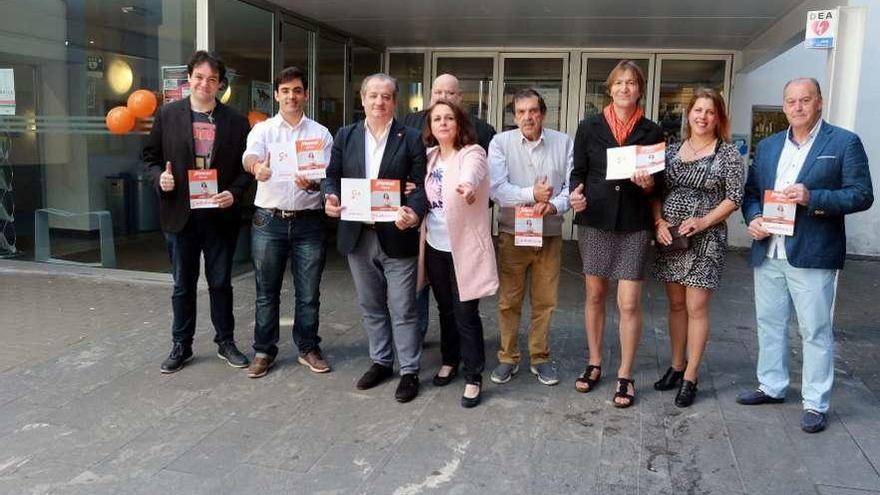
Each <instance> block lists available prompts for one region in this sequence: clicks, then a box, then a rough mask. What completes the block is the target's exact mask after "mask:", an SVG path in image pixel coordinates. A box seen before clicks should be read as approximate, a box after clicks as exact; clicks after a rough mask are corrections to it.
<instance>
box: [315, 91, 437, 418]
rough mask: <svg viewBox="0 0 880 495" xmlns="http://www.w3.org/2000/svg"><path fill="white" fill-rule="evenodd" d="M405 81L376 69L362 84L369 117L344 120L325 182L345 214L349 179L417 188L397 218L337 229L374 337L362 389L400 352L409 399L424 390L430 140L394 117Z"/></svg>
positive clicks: (328, 201) (334, 210) (403, 390)
mask: <svg viewBox="0 0 880 495" xmlns="http://www.w3.org/2000/svg"><path fill="white" fill-rule="evenodd" d="M397 94H398V88H397V81H396V80H395V79H394V78H392V77H390V76H388V75H385V74H373V75H372V76H369V77H367V78H366V79H364V82H363V83H362V84H361V101H362V103H363V106H364V110H365V111H366V114H367V117H366V120H364V121H361V122H358V123H356V124H352V125H349V126H346V127H343V128H342V129H340V130H339V132H338V133H337V134H336V138H335V139H334V140H333V150H332V152H331V156H330V163H329V164H328V166H327V179H326V180H325V181H324V182H323V183H322V185H321V189H322V191H323V192H324V195H325V212H326V213H327V215H328V216H330V217H336V218H338V217H340V216H341V214H342V210H343V209H344V208H345V206H344V205H341V204H340V201H339V198H340V189H341V179H342V178H360V179H377V178H378V179H395V180H399V181H400V186H401V190H403V187H404V184H405V183H406V182H412V183H414V184H415V190H414V191H413V192H412V193H411V194H409V195H408V196H405V197H404V198H401V204H402V206H401V208H400V209H399V210H398V213H397V220H396V221H395V222H394V223H393V224H391V223H390V222H377V223H364V222H351V221H346V220H342V221H340V222H339V229H338V232H337V247H338V249H339V252H340V253H342V254H343V255H345V256H347V257H348V264H349V267H350V268H351V274H352V278H353V279H354V285H355V290H356V291H357V296H358V303H359V305H360V307H361V312H362V314H363V324H364V328H365V329H366V331H367V338H368V340H369V342H370V359H371V360H372V361H373V364H372V366H371V367H370V369H369V370H367V372H366V373H364V375H363V376H362V377H361V379H360V380H359V381H358V383H357V388H358V389H360V390H366V389H369V388H373V387H375V386H376V385H379V384H380V383H382V382H383V381H385V380H386V379H388V378H390V377H391V376H392V375H393V368H392V366H393V364H394V351H396V354H397V359H398V361H399V363H400V383H399V384H398V386H397V391H396V392H395V398H396V399H397V400H398V401H399V402H409V401H411V400H412V399H414V398H415V397H416V395H418V391H419V377H418V373H419V360H420V358H421V348H422V338H421V335H420V334H419V332H418V330H417V328H416V321H417V315H416V307H415V293H416V274H417V273H416V265H417V258H418V254H419V230H418V229H417V228H416V227H418V226H419V224H420V223H421V219H422V218H423V217H424V215H425V212H426V210H427V201H426V199H425V191H424V187H423V186H424V179H425V163H426V158H425V147H424V145H423V144H422V139H421V135H420V134H419V133H418V131H416V130H415V129H413V128H410V127H407V126H404V125H401V124H400V123H399V122H397V121H396V120H394V108H395V105H396V100H397Z"/></svg>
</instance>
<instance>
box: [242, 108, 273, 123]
mask: <svg viewBox="0 0 880 495" xmlns="http://www.w3.org/2000/svg"><path fill="white" fill-rule="evenodd" d="M247 118H248V123H249V124H250V125H251V127H253V126H255V125H257V124H258V123H260V122H262V121H264V120H266V119H268V118H269V116H268V115H266V114H265V113H263V112H258V111H256V110H251V111H250V112H248V114H247Z"/></svg>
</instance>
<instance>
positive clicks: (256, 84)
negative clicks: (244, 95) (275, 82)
mask: <svg viewBox="0 0 880 495" xmlns="http://www.w3.org/2000/svg"><path fill="white" fill-rule="evenodd" d="M251 110H256V111H257V112H263V113H265V114H266V115H272V83H267V82H263V81H252V82H251Z"/></svg>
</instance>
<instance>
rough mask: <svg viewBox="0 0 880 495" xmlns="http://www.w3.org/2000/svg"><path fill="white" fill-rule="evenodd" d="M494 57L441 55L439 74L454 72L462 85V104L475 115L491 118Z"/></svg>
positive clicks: (438, 62) (438, 63) (438, 67)
mask: <svg viewBox="0 0 880 495" xmlns="http://www.w3.org/2000/svg"><path fill="white" fill-rule="evenodd" d="M493 65H494V59H493V58H492V57H478V58H477V57H440V58H438V59H437V75H438V76H439V75H440V74H452V75H453V76H455V77H456V78H458V82H459V85H460V87H461V104H462V106H464V108H465V109H467V111H468V112H469V113H470V114H471V115H473V116H474V117H478V118H480V119H483V120H489V109H490V108H492V94H493V91H492V90H493V88H494V81H493V79H492V72H493Z"/></svg>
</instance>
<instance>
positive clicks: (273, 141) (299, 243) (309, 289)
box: [242, 67, 333, 378]
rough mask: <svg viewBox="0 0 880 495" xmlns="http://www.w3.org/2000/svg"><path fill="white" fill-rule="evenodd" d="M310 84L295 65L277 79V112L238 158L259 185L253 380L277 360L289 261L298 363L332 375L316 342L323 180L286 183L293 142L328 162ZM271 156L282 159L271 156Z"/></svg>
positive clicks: (298, 178) (326, 135)
mask: <svg viewBox="0 0 880 495" xmlns="http://www.w3.org/2000/svg"><path fill="white" fill-rule="evenodd" d="M307 84H308V78H307V77H306V75H305V74H304V73H303V72H302V71H301V70H300V69H299V68H297V67H288V68H286V69H284V70H282V71H281V72H280V73H279V74H278V76H277V77H276V78H275V100H276V101H277V102H278V105H279V110H278V114H277V115H275V116H274V117H272V118H270V119H268V120H265V121H263V122H260V123H258V124H257V125H256V126H254V128H253V129H252V130H251V132H250V134H249V135H248V139H247V149H246V150H245V152H244V156H243V158H242V161H243V163H244V169H245V170H246V171H247V172H248V173H250V174H252V175H253V176H254V177H255V178H256V179H257V196H256V198H255V199H254V205H255V206H256V207H257V209H256V211H255V212H254V217H253V222H252V233H251V234H252V235H251V255H252V256H253V260H254V275H255V277H256V289H257V303H256V313H255V317H256V322H255V325H254V351H255V353H256V354H255V356H254V359H253V361H251V365H250V367H248V371H247V374H248V376H249V377H251V378H259V377H262V376H264V375H266V373H267V372H268V371H269V368H270V367H271V366H272V364H273V363H274V361H275V356H276V355H277V354H278V345H277V344H278V336H279V328H278V327H279V323H278V318H279V306H280V294H281V284H282V282H283V281H284V271H285V268H286V267H287V260H288V259H290V272H291V274H292V275H293V286H294V291H295V294H296V304H295V312H294V323H293V329H292V333H293V341H294V343H295V344H296V346H297V348H298V350H299V357H298V361H299V363H300V364H302V365H304V366H306V367H307V368H309V369H310V370H312V371H313V372H315V373H326V372H328V371H330V366H329V365H328V364H327V361H326V360H325V359H324V357H323V355H322V353H321V348H320V347H319V343H320V342H321V338H320V337H319V336H318V312H319V308H320V285H321V274H322V273H323V271H324V260H325V256H326V245H325V230H324V211H323V202H322V200H321V194H320V182H318V181H312V180H308V179H306V178H304V177H303V176H302V175H300V174H296V175H295V177H287V176H288V175H289V173H290V171H291V169H290V168H289V167H288V168H284V165H286V164H287V163H295V162H296V156H297V152H296V147H297V143H299V144H300V146H303V145H309V144H311V145H319V146H320V147H321V148H322V151H321V152H317V151H313V153H314V154H315V161H316V162H318V163H319V164H324V165H326V164H327V161H328V160H329V159H330V150H331V148H332V146H333V138H332V137H331V136H330V132H329V131H328V130H327V128H326V127H324V126H322V125H321V124H318V123H317V122H315V121H314V120H311V119H309V118H308V117H306V116H305V114H304V110H305V106H306V103H307V102H308V99H309V91H308V87H307ZM272 150H275V151H276V153H277V154H278V155H280V156H273V155H272V153H271V151H272ZM285 154H287V155H288V156H287V157H285V156H284V155H285ZM273 165H274V166H275V167H276V169H275V170H274V171H273ZM273 174H274V177H273ZM282 176H284V177H285V178H284V179H282V178H281V177H282Z"/></svg>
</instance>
